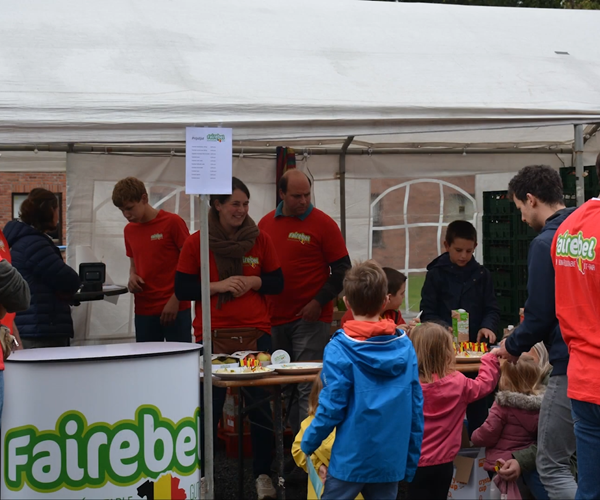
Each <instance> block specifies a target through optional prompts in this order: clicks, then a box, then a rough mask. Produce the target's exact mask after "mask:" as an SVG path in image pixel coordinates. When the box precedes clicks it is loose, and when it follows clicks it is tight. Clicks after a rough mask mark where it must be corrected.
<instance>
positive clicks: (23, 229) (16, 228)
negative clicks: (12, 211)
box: [2, 220, 45, 247]
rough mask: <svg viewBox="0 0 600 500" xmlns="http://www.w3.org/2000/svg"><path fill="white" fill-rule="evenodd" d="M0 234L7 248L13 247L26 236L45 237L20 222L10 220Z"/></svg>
mask: <svg viewBox="0 0 600 500" xmlns="http://www.w3.org/2000/svg"><path fill="white" fill-rule="evenodd" d="M2 232H3V233H4V237H5V238H6V241H7V242H8V246H9V247H13V246H14V245H15V244H16V243H17V242H18V241H19V240H21V239H22V238H25V237H27V236H45V235H44V233H42V232H41V231H39V230H37V229H35V228H34V227H31V226H30V225H29V224H25V223H24V222H22V221H20V220H11V221H10V222H8V224H6V226H5V227H4V229H3V230H2Z"/></svg>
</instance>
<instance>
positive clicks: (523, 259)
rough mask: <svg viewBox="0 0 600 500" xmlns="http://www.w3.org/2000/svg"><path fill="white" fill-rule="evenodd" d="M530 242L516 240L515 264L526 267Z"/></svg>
mask: <svg viewBox="0 0 600 500" xmlns="http://www.w3.org/2000/svg"><path fill="white" fill-rule="evenodd" d="M530 244H531V241H530V240H517V241H516V242H515V245H516V250H515V263H516V264H525V265H527V256H528V255H529V245H530Z"/></svg>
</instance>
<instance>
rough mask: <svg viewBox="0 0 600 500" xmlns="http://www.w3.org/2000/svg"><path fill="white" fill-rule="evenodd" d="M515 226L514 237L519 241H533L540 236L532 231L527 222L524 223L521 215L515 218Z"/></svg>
mask: <svg viewBox="0 0 600 500" xmlns="http://www.w3.org/2000/svg"><path fill="white" fill-rule="evenodd" d="M513 224H514V237H515V238H517V239H520V240H532V239H533V238H535V237H536V236H537V234H538V233H536V232H535V231H534V230H533V229H531V227H529V224H527V223H526V222H523V221H522V220H521V215H520V214H518V215H515V216H514V220H513Z"/></svg>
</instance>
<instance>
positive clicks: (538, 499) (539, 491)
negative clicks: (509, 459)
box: [523, 470, 550, 500]
mask: <svg viewBox="0 0 600 500" xmlns="http://www.w3.org/2000/svg"><path fill="white" fill-rule="evenodd" d="M523 482H524V483H525V485H526V486H527V487H528V488H529V491H531V494H532V495H533V498H535V500H549V498H550V497H549V496H548V493H547V492H546V488H544V485H543V484H542V482H541V481H540V475H539V474H538V471H537V470H531V471H523Z"/></svg>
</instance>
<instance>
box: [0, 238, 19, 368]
mask: <svg viewBox="0 0 600 500" xmlns="http://www.w3.org/2000/svg"><path fill="white" fill-rule="evenodd" d="M0 260H7V261H8V262H10V261H11V260H10V250H9V248H8V242H7V241H6V238H5V237H4V234H3V233H2V231H0ZM15 316H16V313H6V316H4V318H2V319H1V320H0V324H2V325H4V326H7V327H8V328H10V333H12V328H13V325H14V324H15ZM0 354H1V353H0ZM3 370H4V358H3V357H2V356H1V355H0V371H3Z"/></svg>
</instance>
